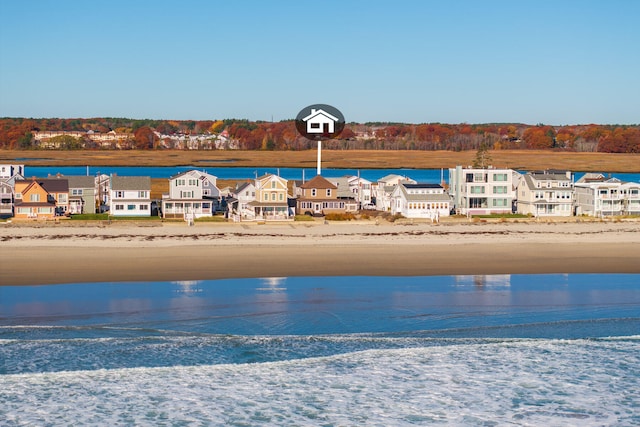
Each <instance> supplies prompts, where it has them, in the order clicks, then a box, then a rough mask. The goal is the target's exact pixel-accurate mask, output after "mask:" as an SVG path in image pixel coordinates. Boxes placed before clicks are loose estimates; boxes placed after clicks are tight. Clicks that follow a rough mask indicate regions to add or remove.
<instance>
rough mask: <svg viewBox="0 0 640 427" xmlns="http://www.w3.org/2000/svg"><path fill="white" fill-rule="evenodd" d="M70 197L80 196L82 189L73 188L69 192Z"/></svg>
mask: <svg viewBox="0 0 640 427" xmlns="http://www.w3.org/2000/svg"><path fill="white" fill-rule="evenodd" d="M71 195H72V196H82V188H74V189H72V190H71Z"/></svg>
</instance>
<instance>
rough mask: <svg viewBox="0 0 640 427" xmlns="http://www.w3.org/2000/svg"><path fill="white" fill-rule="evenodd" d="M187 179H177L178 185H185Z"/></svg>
mask: <svg viewBox="0 0 640 427" xmlns="http://www.w3.org/2000/svg"><path fill="white" fill-rule="evenodd" d="M185 183H186V181H185V180H184V179H176V187H180V186H184V185H185Z"/></svg>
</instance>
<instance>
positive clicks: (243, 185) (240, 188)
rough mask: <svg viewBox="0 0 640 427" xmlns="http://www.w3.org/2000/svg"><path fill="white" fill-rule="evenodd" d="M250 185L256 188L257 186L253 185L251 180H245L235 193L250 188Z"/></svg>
mask: <svg viewBox="0 0 640 427" xmlns="http://www.w3.org/2000/svg"><path fill="white" fill-rule="evenodd" d="M249 187H254V188H255V186H254V185H253V183H251V182H245V183H243V184H242V185H240V186H239V187H238V188H236V189H235V190H234V193H235V194H238V193H240V192H241V191H244V190H245V189H246V188H249Z"/></svg>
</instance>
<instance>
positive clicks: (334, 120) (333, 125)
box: [296, 104, 345, 140]
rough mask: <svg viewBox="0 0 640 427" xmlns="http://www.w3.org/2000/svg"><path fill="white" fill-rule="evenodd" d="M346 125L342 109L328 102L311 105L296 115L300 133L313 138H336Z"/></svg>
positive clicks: (297, 127)
mask: <svg viewBox="0 0 640 427" xmlns="http://www.w3.org/2000/svg"><path fill="white" fill-rule="evenodd" d="M344 125H345V120H344V116H343V115H342V113H341V112H340V110H338V109H337V108H335V107H332V106H331V105H327V104H314V105H310V106H308V107H306V108H303V109H302V110H300V112H299V113H298V115H297V116H296V129H297V130H298V132H299V133H300V135H302V136H304V137H305V138H308V139H313V140H323V139H331V138H336V137H337V136H338V135H340V133H341V132H342V130H343V129H344Z"/></svg>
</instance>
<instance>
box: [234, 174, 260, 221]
mask: <svg viewBox="0 0 640 427" xmlns="http://www.w3.org/2000/svg"><path fill="white" fill-rule="evenodd" d="M230 196H231V198H229V200H228V205H229V213H230V215H232V217H233V218H235V219H236V220H243V219H244V220H254V219H255V217H256V212H255V209H254V208H253V207H252V206H250V203H251V202H253V201H255V200H256V186H255V184H254V183H253V182H251V181H247V182H244V183H242V184H240V185H239V186H237V187H236V188H235V189H234V190H233V191H232V193H231V194H230Z"/></svg>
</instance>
